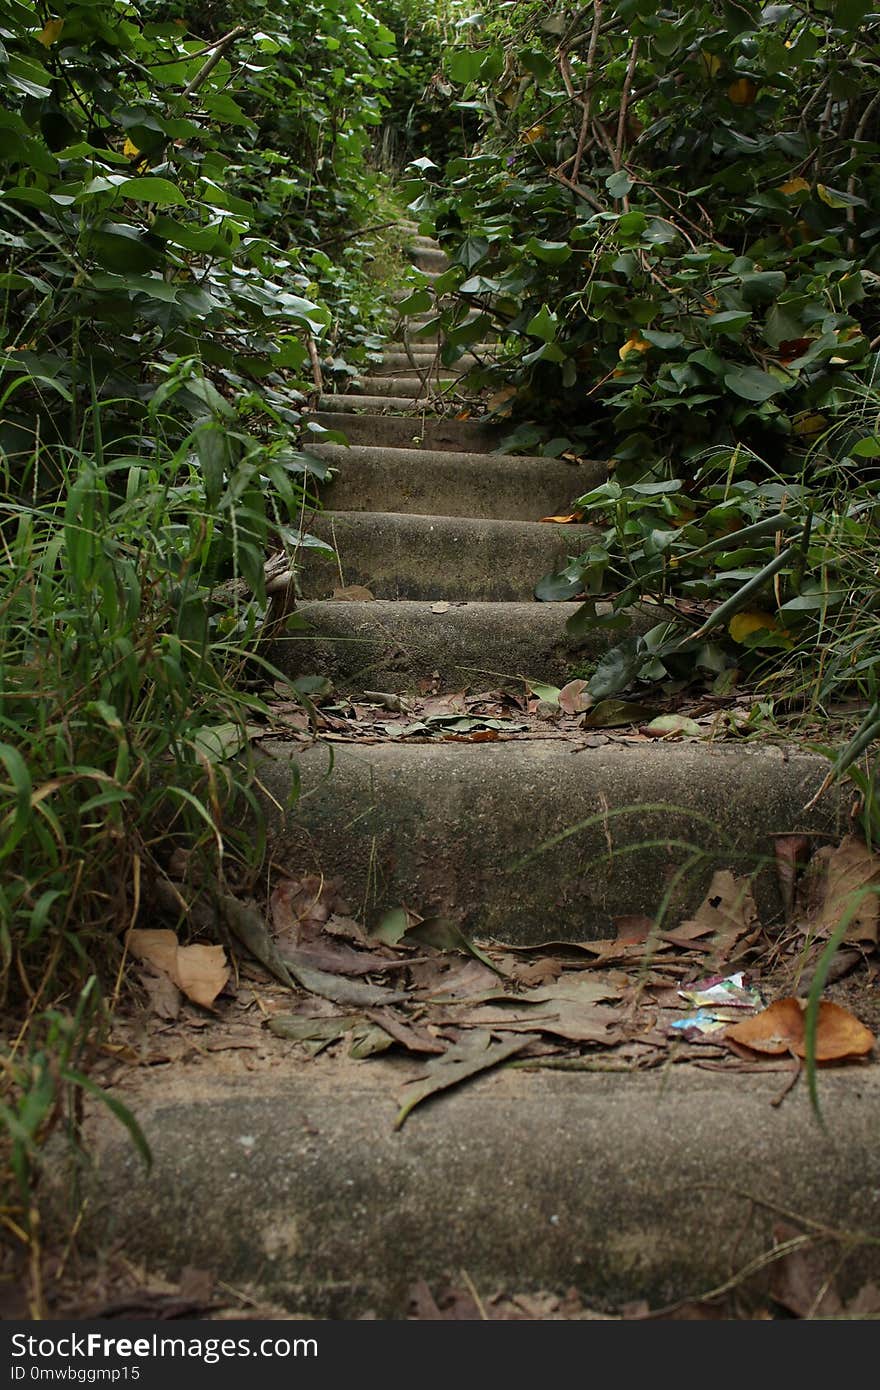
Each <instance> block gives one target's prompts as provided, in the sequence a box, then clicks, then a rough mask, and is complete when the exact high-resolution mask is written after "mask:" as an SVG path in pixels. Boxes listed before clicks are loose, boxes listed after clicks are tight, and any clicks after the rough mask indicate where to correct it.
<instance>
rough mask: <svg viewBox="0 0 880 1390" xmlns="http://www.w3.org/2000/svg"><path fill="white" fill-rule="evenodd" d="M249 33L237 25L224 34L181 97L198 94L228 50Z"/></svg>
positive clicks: (241, 25)
mask: <svg viewBox="0 0 880 1390" xmlns="http://www.w3.org/2000/svg"><path fill="white" fill-rule="evenodd" d="M247 32H248V30H247V26H246V25H244V24H236V26H235V28H234V29H230V31H229V33H228V34H224V35H223V38H222V39H218V40H217V42H216V43H215V44H214V47H213V52H212V53H211V55H210V57H209V58H208V59H207V61H206V62H204V63H203V64H202V66H201V67H200V68H199V70H198V72H197V73H196V75H195V77H194V78H193V80H192V82H188V83H187V85H186V86H185V87H184V89H183V92H182V93H181V95H182V96H185V97H191V96H192V95H193V94H194V93H195V92H197V91H198V90H199V88H200V87H201V86H203V85H204V83H205V82H206V81H207V80H208V78H209V77H210V75H211V73H212V72H213V71H214V69H215V67H216V66H217V64H218V63H219V62H220V59H221V58H222V57H223V55H224V54H225V52H226V50H227V49H228V48H231V47H232V45H233V44H234V43H235V40H236V39H240V38H241V37H242V35H243V34H246V33H247Z"/></svg>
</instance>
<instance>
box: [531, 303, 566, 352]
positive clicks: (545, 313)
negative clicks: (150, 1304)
mask: <svg viewBox="0 0 880 1390" xmlns="http://www.w3.org/2000/svg"><path fill="white" fill-rule="evenodd" d="M558 328H559V318H558V316H557V315H556V314H553V313H551V311H550V310H549V308H548V307H547V305H546V304H543V305H542V306H541V308H540V309H539V310H538V312H537V314H535V315H534V317H533V318H531V319H529V322H528V324H527V325H526V332H527V333H530V334H532V335H533V336H534V337H536V338H543V339H544V342H545V343H552V342H554V341H555V338H556V333H557V330H558Z"/></svg>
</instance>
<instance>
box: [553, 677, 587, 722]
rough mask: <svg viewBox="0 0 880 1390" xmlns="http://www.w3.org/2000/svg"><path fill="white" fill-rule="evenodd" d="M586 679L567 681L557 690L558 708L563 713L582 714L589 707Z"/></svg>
mask: <svg viewBox="0 0 880 1390" xmlns="http://www.w3.org/2000/svg"><path fill="white" fill-rule="evenodd" d="M587 685H588V682H587V681H582V680H575V681H569V682H568V685H564V686H563V687H562V689H561V690H560V692H559V696H558V703H559V708H560V709H561V710H562V711H563V713H565V714H583V713H584V711H585V710H587V709H589V707H590V697H589V696H588V695H587Z"/></svg>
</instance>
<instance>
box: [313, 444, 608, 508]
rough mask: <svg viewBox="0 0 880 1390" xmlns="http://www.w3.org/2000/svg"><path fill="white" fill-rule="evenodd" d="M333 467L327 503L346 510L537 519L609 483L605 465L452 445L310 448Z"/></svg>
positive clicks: (324, 496)
mask: <svg viewBox="0 0 880 1390" xmlns="http://www.w3.org/2000/svg"><path fill="white" fill-rule="evenodd" d="M310 452H311V453H313V454H317V455H318V456H319V457H320V458H322V459H323V460H324V461H325V462H327V463H329V464H330V465H331V467H332V468H333V470H334V478H333V481H332V482H330V483H326V484H324V485H323V486H322V489H321V496H322V499H323V501H324V504H325V506H327V507H330V508H333V509H336V510H339V511H377V512H413V513H421V514H422V515H425V514H436V513H439V514H440V515H441V516H464V517H472V518H496V519H502V520H508V521H538V520H540V518H541V517H542V516H557V515H559V514H560V513H561V512H563V511H568V510H569V509H570V505H571V502H572V499H573V498H576V497H580V496H582V495H583V493H585V492H587V491H588V490H589V489H590V488H593V487H597V486H598V485H599V484H600V483H602V482H604V481H605V479H606V477H607V474H608V468H607V465H606V464H604V463H584V464H582V465H577V464H570V463H561V462H560V461H559V460H558V459H550V458H529V457H523V456H519V455H513V456H512V455H505V454H488V455H487V454H468V453H453V452H452V451H450V450H445V451H443V450H438V451H436V452H433V451H431V450H420V449H376V448H373V449H371V448H369V446H367V445H357V444H356V445H349V446H345V445H332V444H326V445H318V446H317V447H315V448H312V449H311V450H310Z"/></svg>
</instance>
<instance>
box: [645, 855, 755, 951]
mask: <svg viewBox="0 0 880 1390" xmlns="http://www.w3.org/2000/svg"><path fill="white" fill-rule="evenodd" d="M759 929H760V922H759V919H758V909H757V907H756V906H755V899H754V898H753V896H752V888H751V884H750V883H749V881H748V879H745V878H737V876H736V874H734V873H731V871H730V869H718V870H717V872H716V873H714V874H713V875H712V882H711V883H710V884H709V891H708V892H707V894H706V896H705V898H704V899H703V901H702V903H701V904H700V906H699V907H698V908H697V911H696V912H695V914H694V916H693V917H689V918H688V919H687V921H685V922H682V923H681V926H679V927H677V928H676V930H675V931H674V932H664V933H663V937H664V940H666V941H673V940H675V942H676V944H679V943H681V942H683V941H688V940H690V941H694V940H697V939H699V938H701V937H708V938H709V939H710V940H709V945H710V947H711V955H712V958H713V960H715V961H717V962H721V961H724V960H728V959H730V957H731V955H732V953H733V951H734V948H735V946H736V945H737V942H738V941H739V940H740V938H741V937H744V936H747V935H748V936H749V937H750V938H752V937H753V936H754V935H755V934H756V933H757V931H758V930H759Z"/></svg>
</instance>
